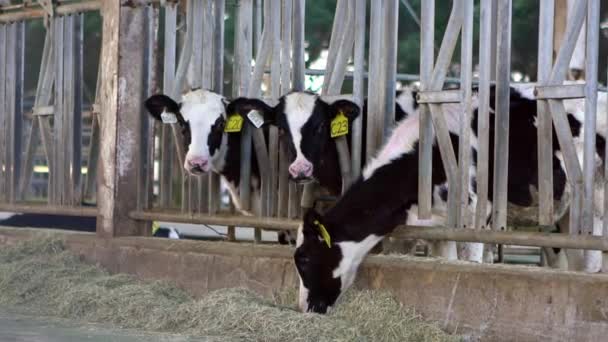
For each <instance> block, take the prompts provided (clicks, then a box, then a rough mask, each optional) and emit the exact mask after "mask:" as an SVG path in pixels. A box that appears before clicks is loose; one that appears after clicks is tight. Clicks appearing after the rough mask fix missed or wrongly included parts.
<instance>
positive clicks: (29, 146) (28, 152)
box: [0, 30, 53, 199]
mask: <svg viewBox="0 0 608 342" xmlns="http://www.w3.org/2000/svg"><path fill="white" fill-rule="evenodd" d="M51 32H52V30H48V31H47V32H46V34H45V37H44V47H43V49H42V59H41V62H40V71H39V73H38V82H37V85H36V96H35V99H34V108H36V107H38V106H40V103H41V100H42V99H41V92H42V88H43V87H44V86H45V85H46V82H47V81H48V79H49V78H50V75H52V73H49V70H52V69H53V67H52V65H50V64H49V61H50V60H51V58H52V54H51V49H52V45H51V44H52V42H51V39H52V35H51ZM3 42H4V41H3ZM46 104H48V103H47V102H45V105H46ZM39 125H40V118H39V117H38V116H34V117H33V118H32V127H31V129H30V131H29V134H28V137H27V141H26V143H25V160H24V163H23V167H22V168H21V171H22V175H21V177H20V182H19V190H18V194H19V199H24V198H25V197H26V195H27V192H28V191H29V185H30V181H31V178H32V173H33V163H34V155H35V153H36V150H37V147H38V143H39V140H40V139H39V136H38V134H40V130H39ZM0 127H1V125H0ZM46 157H47V159H48V158H49V156H48V154H47V155H46ZM1 165H2V163H1V162H0V167H1ZM0 173H1V171H0Z"/></svg>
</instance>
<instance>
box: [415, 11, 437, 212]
mask: <svg viewBox="0 0 608 342" xmlns="http://www.w3.org/2000/svg"><path fill="white" fill-rule="evenodd" d="M420 5H421V9H420V10H421V22H422V26H421V27H420V88H421V89H422V90H428V89H430V88H431V78H432V76H433V67H434V65H433V64H434V63H433V61H434V59H435V0H430V1H423V2H421V4H420ZM419 131H420V132H419V135H420V142H419V151H418V164H419V173H418V217H419V218H420V219H430V218H431V201H432V178H431V177H428V175H430V174H431V172H432V169H433V164H432V163H433V157H432V153H433V149H432V144H433V123H432V121H431V117H430V109H429V106H420V128H419Z"/></svg>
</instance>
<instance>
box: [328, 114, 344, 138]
mask: <svg viewBox="0 0 608 342" xmlns="http://www.w3.org/2000/svg"><path fill="white" fill-rule="evenodd" d="M347 134H348V118H347V117H346V116H345V115H344V112H342V111H340V112H338V115H336V117H335V118H334V119H333V120H331V137H332V138H337V137H341V136H343V135H347Z"/></svg>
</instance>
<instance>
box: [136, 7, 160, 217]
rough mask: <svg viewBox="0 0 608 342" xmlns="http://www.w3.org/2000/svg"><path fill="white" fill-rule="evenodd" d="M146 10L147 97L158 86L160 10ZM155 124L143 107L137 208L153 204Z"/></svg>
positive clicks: (145, 87) (145, 70)
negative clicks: (157, 59)
mask: <svg viewBox="0 0 608 342" xmlns="http://www.w3.org/2000/svg"><path fill="white" fill-rule="evenodd" d="M143 11H144V28H143V29H144V32H143V34H144V39H145V41H144V49H145V53H144V55H143V67H144V70H143V72H144V75H143V85H142V94H141V95H142V98H147V97H149V96H150V95H152V93H153V92H154V91H155V89H156V88H157V87H156V68H155V67H156V58H157V57H156V51H157V50H158V46H157V38H156V31H157V30H158V11H157V10H156V9H154V8H153V7H152V6H146V7H145V8H143ZM154 125H155V122H154V121H153V120H152V118H151V117H150V116H149V115H147V114H146V113H145V112H144V110H143V108H142V113H141V131H140V134H141V150H142V153H141V154H140V156H139V158H140V161H139V162H138V170H137V172H138V173H139V175H138V191H137V193H138V198H137V209H139V210H141V209H149V208H150V207H151V205H152V187H153V177H154Z"/></svg>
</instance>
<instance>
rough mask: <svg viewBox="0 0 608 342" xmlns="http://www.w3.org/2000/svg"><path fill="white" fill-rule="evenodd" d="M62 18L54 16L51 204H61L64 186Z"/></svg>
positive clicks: (50, 171) (63, 18)
mask: <svg viewBox="0 0 608 342" xmlns="http://www.w3.org/2000/svg"><path fill="white" fill-rule="evenodd" d="M64 20H65V17H55V20H54V22H55V36H54V38H55V44H54V46H55V56H56V59H55V87H54V89H55V97H54V99H55V102H54V108H55V114H54V117H53V133H54V134H53V146H55V148H54V151H53V152H54V156H53V158H52V159H53V160H54V164H55V165H54V168H53V169H52V170H49V176H50V178H51V184H52V185H53V202H52V203H53V204H63V198H62V195H63V194H62V193H63V188H64V185H63V183H64V179H63V175H65V170H64V167H65V162H64V154H63V153H62V152H63V151H61V147H63V146H65V144H64V141H63V140H64V139H63V138H64V135H63V131H64V128H63V126H64V120H63V112H64V109H63V107H64V104H63V99H64V97H63V90H64V87H63V77H64V73H63V65H64V64H63V40H64V34H65V32H64Z"/></svg>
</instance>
